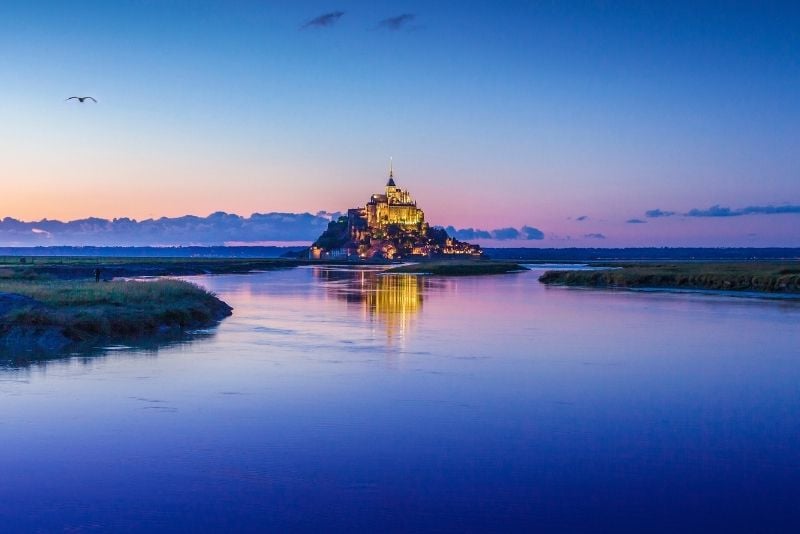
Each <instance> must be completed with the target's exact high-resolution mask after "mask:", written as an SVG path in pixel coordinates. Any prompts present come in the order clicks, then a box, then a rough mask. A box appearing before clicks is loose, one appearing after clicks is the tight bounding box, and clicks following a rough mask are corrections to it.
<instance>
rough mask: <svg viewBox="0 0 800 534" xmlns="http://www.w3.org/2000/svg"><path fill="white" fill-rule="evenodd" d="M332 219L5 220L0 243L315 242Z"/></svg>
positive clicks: (292, 216)
mask: <svg viewBox="0 0 800 534" xmlns="http://www.w3.org/2000/svg"><path fill="white" fill-rule="evenodd" d="M329 221H330V218H329V217H322V216H318V215H312V214H310V213H254V214H252V215H251V216H250V217H242V216H240V215H235V214H232V213H225V212H217V213H212V214H211V215H209V216H208V217H197V216H195V215H185V216H183V217H173V218H169V217H161V218H160V219H146V220H143V221H136V220H134V219H129V218H127V217H123V218H119V219H112V220H108V219H99V218H96V217H90V218H87V219H78V220H75V221H69V222H62V221H53V220H48V219H43V220H41V221H36V222H25V221H19V220H17V219H12V218H10V217H6V218H5V219H3V220H1V221H0V245H4V246H31V245H43V244H47V245H54V246H56V245H75V246H82V245H97V246H146V245H164V246H176V245H222V244H224V243H226V242H241V243H247V242H264V241H308V242H311V241H313V240H314V239H316V238H317V237H318V236H319V235H320V234H321V233H322V232H323V230H325V228H326V227H327V226H328V222H329Z"/></svg>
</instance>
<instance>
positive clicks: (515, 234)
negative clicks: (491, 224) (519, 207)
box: [492, 227, 521, 241]
mask: <svg viewBox="0 0 800 534" xmlns="http://www.w3.org/2000/svg"><path fill="white" fill-rule="evenodd" d="M520 237H521V234H520V231H519V230H517V229H516V228H512V227H508V228H497V229H495V230H492V238H493V239H498V240H500V241H503V240H505V239H519V238H520Z"/></svg>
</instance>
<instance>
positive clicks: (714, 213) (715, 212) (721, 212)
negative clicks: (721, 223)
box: [685, 204, 741, 217]
mask: <svg viewBox="0 0 800 534" xmlns="http://www.w3.org/2000/svg"><path fill="white" fill-rule="evenodd" d="M685 215H686V216H687V217H733V216H735V215H737V214H736V213H734V212H732V211H731V209H730V208H723V207H722V206H720V205H719V204H717V205H715V206H711V207H710V208H708V209H704V210H701V209H697V208H694V209H691V210H689V211H687V212H686V213H685ZM738 215H741V214H738Z"/></svg>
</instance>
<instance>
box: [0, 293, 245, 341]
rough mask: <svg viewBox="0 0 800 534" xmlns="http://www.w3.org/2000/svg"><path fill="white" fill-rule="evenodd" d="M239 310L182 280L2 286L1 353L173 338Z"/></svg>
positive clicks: (0, 297) (212, 324) (0, 306)
mask: <svg viewBox="0 0 800 534" xmlns="http://www.w3.org/2000/svg"><path fill="white" fill-rule="evenodd" d="M232 311H233V308H231V307H230V306H229V305H228V304H227V303H225V302H223V301H222V300H221V299H219V298H218V297H217V296H216V295H214V294H212V293H210V292H208V291H206V290H205V289H203V288H201V287H200V286H197V285H195V284H192V283H190V282H186V281H182V280H173V279H164V280H155V281H146V282H145V281H121V280H120V281H113V282H104V283H95V282H94V281H91V282H89V281H82V282H77V283H76V282H73V281H63V280H62V281H0V348H1V349H2V350H3V351H4V352H11V353H17V352H36V351H39V352H42V351H43V352H60V351H64V350H67V349H69V348H70V347H73V346H93V345H97V344H100V343H109V342H115V341H136V340H145V339H147V338H152V337H154V336H172V337H174V336H175V335H176V334H182V333H186V332H187V331H189V330H192V329H198V328H205V327H211V326H215V325H217V324H218V323H219V322H220V321H222V320H223V319H224V318H225V317H228V316H230V315H231V314H232Z"/></svg>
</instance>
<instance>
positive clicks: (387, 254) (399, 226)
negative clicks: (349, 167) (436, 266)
mask: <svg viewBox="0 0 800 534" xmlns="http://www.w3.org/2000/svg"><path fill="white" fill-rule="evenodd" d="M481 254H482V251H481V248H480V247H479V246H478V245H471V244H469V243H464V242H461V241H458V240H457V239H454V238H451V237H450V236H448V235H447V232H446V231H445V230H444V229H443V228H436V227H433V228H432V227H430V226H429V225H428V223H427V222H425V213H424V212H423V211H422V209H420V208H419V207H417V203H416V202H415V201H414V199H413V198H412V197H411V194H410V193H409V192H408V191H405V190H403V189H401V188H399V187H397V184H396V183H395V181H394V169H393V168H391V167H390V169H389V181H388V182H387V183H386V189H385V192H384V193H383V194H380V193H376V194H373V195H372V196H371V197H370V199H369V202H367V204H366V205H365V206H364V207H361V208H351V209H349V210H347V216H342V217H339V219H338V220H336V221H331V222H330V223H329V224H328V229H327V230H326V231H325V232H323V234H322V235H321V236H320V237H319V238H318V239H317V240H316V241H315V242H314V244H313V245H312V247H311V249H310V250H309V255H310V257H312V258H316V259H319V258H349V259H378V258H384V259H399V258H403V257H415V256H416V257H434V256H445V255H469V256H480V255H481Z"/></svg>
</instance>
